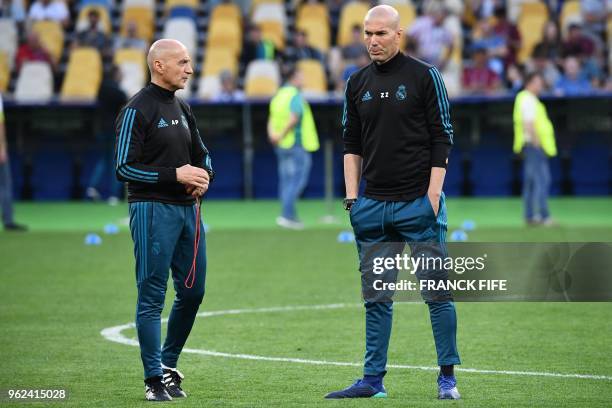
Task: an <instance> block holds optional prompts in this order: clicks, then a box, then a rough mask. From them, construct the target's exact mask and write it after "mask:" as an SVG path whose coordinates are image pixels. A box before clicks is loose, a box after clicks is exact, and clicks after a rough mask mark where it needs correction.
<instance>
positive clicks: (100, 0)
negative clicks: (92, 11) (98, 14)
mask: <svg viewBox="0 0 612 408" xmlns="http://www.w3.org/2000/svg"><path fill="white" fill-rule="evenodd" d="M92 5H100V6H103V7H106V8H107V9H108V12H109V13H110V12H111V10H112V9H113V2H112V0H81V1H79V10H80V9H82V8H83V7H85V6H92Z"/></svg>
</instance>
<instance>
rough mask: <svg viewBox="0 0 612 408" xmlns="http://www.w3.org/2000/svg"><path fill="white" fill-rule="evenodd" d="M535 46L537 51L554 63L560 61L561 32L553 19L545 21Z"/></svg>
mask: <svg viewBox="0 0 612 408" xmlns="http://www.w3.org/2000/svg"><path fill="white" fill-rule="evenodd" d="M535 48H537V49H539V50H540V51H539V53H540V54H542V55H544V56H545V58H548V59H549V60H551V61H553V62H555V63H557V62H560V61H561V54H562V49H561V33H560V32H559V26H558V24H557V23H556V22H555V21H554V20H549V21H548V22H547V23H546V25H545V26H544V32H543V33H542V41H540V42H539V43H538V44H537V45H536V47H535ZM535 48H534V49H535Z"/></svg>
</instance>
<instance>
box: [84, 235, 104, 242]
mask: <svg viewBox="0 0 612 408" xmlns="http://www.w3.org/2000/svg"><path fill="white" fill-rule="evenodd" d="M85 245H102V238H101V237H100V236H99V235H98V234H93V233H90V234H87V235H86V236H85Z"/></svg>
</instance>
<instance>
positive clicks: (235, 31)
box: [206, 18, 242, 57]
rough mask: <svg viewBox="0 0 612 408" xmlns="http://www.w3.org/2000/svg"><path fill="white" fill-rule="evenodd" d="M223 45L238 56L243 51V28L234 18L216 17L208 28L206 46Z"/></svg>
mask: <svg viewBox="0 0 612 408" xmlns="http://www.w3.org/2000/svg"><path fill="white" fill-rule="evenodd" d="M218 46H223V47H226V48H227V49H229V50H232V51H233V52H234V55H236V57H238V56H239V55H240V52H241V51H242V28H241V27H240V25H238V24H237V23H236V21H235V20H233V19H225V18H224V19H215V20H214V21H212V22H211V24H210V26H209V28H208V35H207V39H206V47H207V48H209V49H210V48H213V47H218Z"/></svg>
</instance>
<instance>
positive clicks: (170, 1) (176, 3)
mask: <svg viewBox="0 0 612 408" xmlns="http://www.w3.org/2000/svg"><path fill="white" fill-rule="evenodd" d="M174 7H190V8H192V9H193V10H197V9H198V7H199V2H198V0H166V3H165V4H164V10H166V13H167V12H168V11H170V10H172V9H173V8H174Z"/></svg>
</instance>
